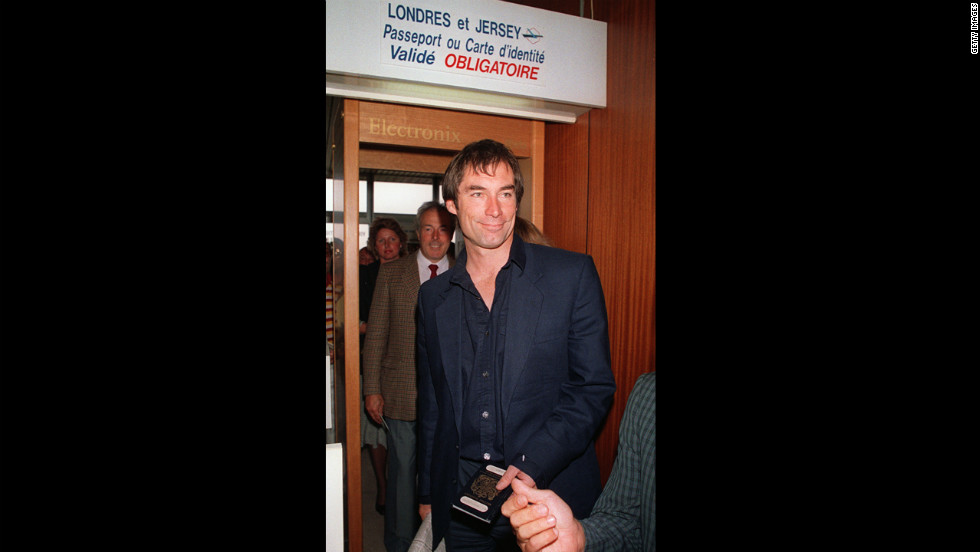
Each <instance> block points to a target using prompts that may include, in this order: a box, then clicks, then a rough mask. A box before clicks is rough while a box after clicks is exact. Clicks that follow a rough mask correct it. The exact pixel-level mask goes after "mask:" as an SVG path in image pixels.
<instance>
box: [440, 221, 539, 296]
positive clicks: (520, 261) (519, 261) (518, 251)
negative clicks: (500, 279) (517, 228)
mask: <svg viewBox="0 0 980 552" xmlns="http://www.w3.org/2000/svg"><path fill="white" fill-rule="evenodd" d="M525 245H526V244H525V242H524V240H522V239H521V237H520V236H518V235H517V232H514V241H512V242H511V244H510V255H509V256H508V258H507V263H505V264H504V266H505V267H506V266H508V265H510V264H511V263H514V264H515V265H517V267H518V268H520V269H521V272H524V268H525V267H526V266H527V252H526V251H525ZM453 268H454V269H455V270H454V273H453V275H452V277H451V278H450V279H449V281H450V282H451V283H454V284H461V285H462V284H463V283H464V282H467V281H469V280H470V277H469V274H468V273H467V272H466V248H463V251H462V253H460V254H459V257H457V258H456V264H455V265H453Z"/></svg>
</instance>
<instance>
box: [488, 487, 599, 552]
mask: <svg viewBox="0 0 980 552" xmlns="http://www.w3.org/2000/svg"><path fill="white" fill-rule="evenodd" d="M511 487H512V488H513V489H514V493H513V494H512V495H510V497H509V498H508V499H507V500H506V501H505V502H504V504H503V506H502V507H501V513H502V514H503V515H504V516H507V517H508V518H510V525H511V527H513V529H514V535H515V536H516V537H517V545H518V546H520V547H521V551H522V552H539V551H541V552H582V551H583V550H585V532H584V531H583V529H582V525H581V524H580V523H579V522H578V520H576V519H575V516H574V515H572V509H571V508H569V506H568V504H567V503H565V501H564V500H562V499H561V497H559V496H558V495H557V494H555V493H554V491H550V490H539V489H534V488H531V487H529V486H527V485H525V484H524V483H523V482H522V481H521V480H520V479H519V478H517V479H514V480H513V482H512V483H511Z"/></svg>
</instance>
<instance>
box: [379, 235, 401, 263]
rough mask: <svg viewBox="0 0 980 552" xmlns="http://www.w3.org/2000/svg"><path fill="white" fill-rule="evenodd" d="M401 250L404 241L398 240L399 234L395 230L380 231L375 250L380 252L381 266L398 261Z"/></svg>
mask: <svg viewBox="0 0 980 552" xmlns="http://www.w3.org/2000/svg"><path fill="white" fill-rule="evenodd" d="M401 248H402V240H400V239H399V238H398V234H396V233H395V232H394V231H393V230H389V229H387V228H382V229H381V230H378V235H377V236H376V237H375V241H374V250H375V251H377V252H378V258H379V259H381V264H385V263H387V262H389V261H394V260H395V259H397V258H398V252H399V251H400V250H401Z"/></svg>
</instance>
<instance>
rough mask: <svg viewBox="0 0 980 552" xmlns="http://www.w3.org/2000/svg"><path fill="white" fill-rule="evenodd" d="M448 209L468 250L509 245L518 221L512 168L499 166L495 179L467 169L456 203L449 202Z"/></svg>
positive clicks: (495, 169) (504, 164) (505, 165)
mask: <svg viewBox="0 0 980 552" xmlns="http://www.w3.org/2000/svg"><path fill="white" fill-rule="evenodd" d="M446 208H448V209H449V212H450V213H452V214H454V215H456V217H457V218H458V219H459V229H460V231H461V232H462V233H463V237H464V238H465V239H466V242H467V243H466V245H467V247H469V246H476V247H480V248H483V249H496V248H498V247H500V246H501V245H503V244H505V243H510V240H511V238H512V236H513V235H514V222H515V220H516V218H517V196H516V195H515V193H514V173H513V171H511V170H510V166H508V165H507V164H506V163H503V162H501V163H498V164H497V166H496V167H495V168H494V169H493V175H492V176H491V175H488V174H483V173H476V172H474V171H473V169H472V167H468V168H467V169H466V173H465V174H464V175H463V181H462V182H461V183H460V185H459V191H458V192H457V193H456V201H453V200H451V199H450V200H446Z"/></svg>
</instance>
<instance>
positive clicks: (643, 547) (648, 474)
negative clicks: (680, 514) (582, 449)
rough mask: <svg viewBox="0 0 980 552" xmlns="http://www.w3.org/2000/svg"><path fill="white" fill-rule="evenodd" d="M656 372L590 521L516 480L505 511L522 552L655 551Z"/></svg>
mask: <svg viewBox="0 0 980 552" xmlns="http://www.w3.org/2000/svg"><path fill="white" fill-rule="evenodd" d="M656 404H657V380H656V372H649V373H646V374H643V375H641V376H640V377H639V378H638V379H637V380H636V385H634V386H633V391H632V392H631V393H630V396H629V399H628V400H627V402H626V413H625V414H624V415H623V421H622V423H621V424H620V426H619V455H618V456H617V457H616V462H615V463H614V464H613V469H612V474H611V475H610V476H609V481H608V483H606V487H605V488H604V489H603V490H602V494H601V495H599V500H598V501H596V503H595V507H594V508H593V509H592V513H591V514H590V515H589V517H587V518H585V519H583V520H581V521H579V520H576V519H575V517H574V516H573V515H572V511H571V509H569V507H568V505H567V504H565V501H563V500H562V499H561V498H560V497H559V496H558V495H556V494H555V493H554V492H553V491H549V490H541V489H532V488H530V487H528V486H527V485H525V484H524V483H523V482H521V480H519V479H514V481H513V482H512V483H511V486H512V487H513V489H514V494H512V495H511V496H510V498H508V499H507V502H505V503H504V505H503V507H502V508H501V512H502V513H503V515H505V516H507V517H509V518H510V524H511V527H513V528H514V534H515V535H516V536H517V544H518V546H520V547H521V550H522V551H523V552H538V551H539V550H544V551H545V552H551V551H554V552H583V551H588V552H598V551H601V552H607V551H609V552H613V551H615V552H634V551H635V552H641V551H642V552H648V551H655V550H656V545H657V543H656V497H657V481H656V465H657V432H656V415H657V409H656Z"/></svg>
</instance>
